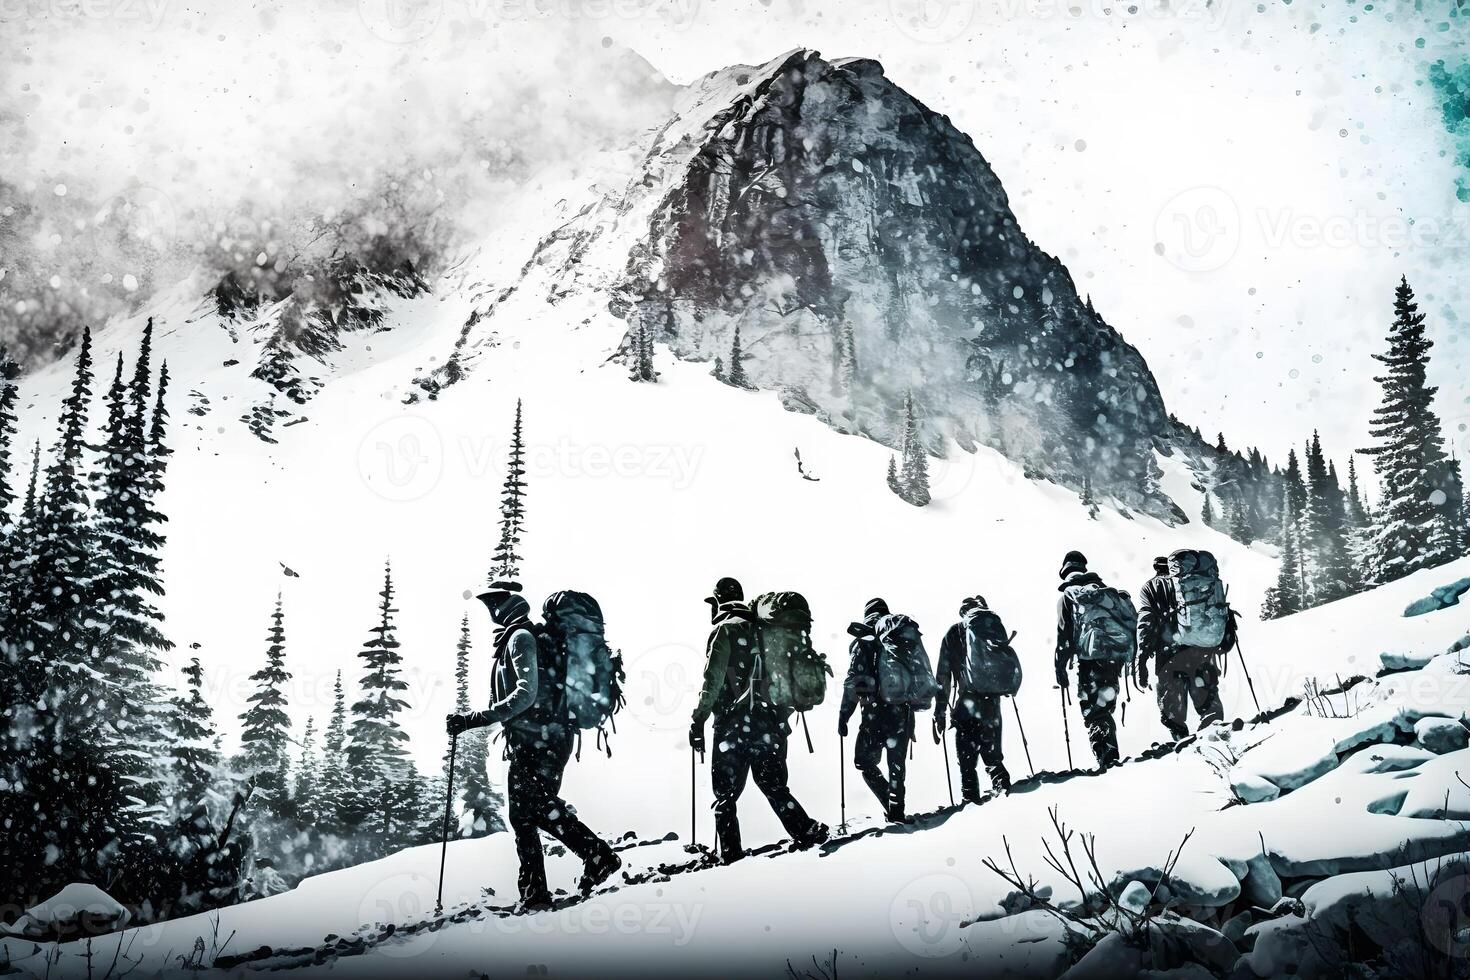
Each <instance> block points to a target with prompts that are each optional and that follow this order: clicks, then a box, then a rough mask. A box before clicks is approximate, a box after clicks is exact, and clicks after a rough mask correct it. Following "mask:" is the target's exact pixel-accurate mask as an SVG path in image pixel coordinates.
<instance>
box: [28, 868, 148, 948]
mask: <svg viewBox="0 0 1470 980" xmlns="http://www.w3.org/2000/svg"><path fill="white" fill-rule="evenodd" d="M131 919H132V914H131V913H130V912H128V910H127V909H125V908H123V906H122V905H120V904H119V903H118V902H117V901H116V900H114V899H113V898H112V896H110V895H108V894H107V893H106V892H104V891H103V890H102V889H100V888H98V887H97V886H96V885H89V884H85V883H82V882H73V883H72V884H70V885H67V886H66V887H65V888H63V889H62V890H61V891H59V892H57V893H56V894H55V895H52V896H51V897H50V898H48V899H46V900H45V901H44V902H42V903H41V904H39V905H37V906H35V907H34V908H29V909H26V911H25V914H24V915H22V916H21V917H20V918H19V919H18V920H16V922H15V924H14V925H11V926H8V927H7V926H0V933H3V932H7V931H8V932H9V933H10V934H11V935H16V936H25V937H26V938H27V939H52V940H55V939H70V938H74V937H78V936H95V935H101V934H102V933H106V932H114V931H116V930H118V929H123V928H126V926H127V924H128V922H129V921H130V920H131Z"/></svg>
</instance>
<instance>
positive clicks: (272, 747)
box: [236, 594, 292, 808]
mask: <svg viewBox="0 0 1470 980" xmlns="http://www.w3.org/2000/svg"><path fill="white" fill-rule="evenodd" d="M266 644H267V646H266V651H265V665H264V666H263V667H261V668H260V669H259V670H257V671H256V672H255V673H253V674H251V675H250V680H252V681H254V682H255V692H254V693H253V694H251V695H249V696H248V697H247V698H246V699H245V700H246V701H248V702H249V703H250V707H248V708H246V709H245V711H244V712H242V713H241V715H240V721H241V723H242V728H241V731H240V756H239V759H238V760H237V762H236V765H237V766H238V768H239V769H240V771H241V773H242V775H244V776H247V777H249V776H255V777H257V785H258V786H259V787H260V790H261V791H262V792H264V793H265V795H266V797H267V801H268V802H269V803H271V804H272V807H273V808H276V807H279V806H280V805H281V804H282V803H283V802H284V801H285V800H286V799H288V798H289V790H290V787H289V786H287V785H286V784H285V783H283V782H282V781H281V773H282V770H283V769H284V768H285V763H286V751H287V746H289V745H290V743H291V718H290V716H289V715H287V714H286V707H287V692H286V685H287V683H288V682H289V681H290V680H291V676H292V675H291V673H290V672H289V671H287V670H286V612H285V603H284V600H283V599H282V597H281V596H280V595H279V594H278V595H277V596H276V607H275V610H274V611H273V612H272V613H271V625H270V628H269V629H268V630H267V631H266Z"/></svg>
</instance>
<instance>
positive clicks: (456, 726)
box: [444, 714, 470, 738]
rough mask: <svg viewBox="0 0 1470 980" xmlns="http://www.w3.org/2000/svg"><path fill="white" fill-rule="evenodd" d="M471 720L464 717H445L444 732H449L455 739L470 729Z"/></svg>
mask: <svg viewBox="0 0 1470 980" xmlns="http://www.w3.org/2000/svg"><path fill="white" fill-rule="evenodd" d="M469 727H470V726H469V719H468V718H466V717H465V716H464V715H453V714H451V715H445V716H444V730H445V731H447V732H449V737H450V738H454V737H455V736H456V735H458V734H459V733H460V732H462V731H464V730H465V729H466V728H469Z"/></svg>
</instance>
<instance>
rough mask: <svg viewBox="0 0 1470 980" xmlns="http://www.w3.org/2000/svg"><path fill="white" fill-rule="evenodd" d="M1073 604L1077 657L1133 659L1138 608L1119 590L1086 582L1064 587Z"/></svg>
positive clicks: (1135, 645)
mask: <svg viewBox="0 0 1470 980" xmlns="http://www.w3.org/2000/svg"><path fill="white" fill-rule="evenodd" d="M1067 596H1068V598H1070V599H1071V600H1072V603H1073V605H1074V606H1075V607H1076V617H1075V625H1076V628H1077V657H1078V659H1079V660H1119V661H1128V660H1132V659H1133V655H1134V653H1135V652H1136V651H1137V644H1138V638H1137V636H1136V631H1137V629H1138V611H1137V610H1136V609H1134V607H1133V599H1132V597H1130V596H1129V595H1128V593H1126V592H1124V591H1123V590H1122V589H1115V588H1113V587H1112V586H1108V585H1103V584H1102V583H1101V582H1089V583H1087V584H1086V585H1073V586H1069V587H1068V588H1067Z"/></svg>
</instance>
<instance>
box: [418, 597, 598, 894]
mask: <svg viewBox="0 0 1470 980" xmlns="http://www.w3.org/2000/svg"><path fill="white" fill-rule="evenodd" d="M520 588H521V587H520V585H518V584H517V583H514V582H495V583H493V584H492V585H491V587H490V591H489V592H486V593H484V594H482V595H480V596H478V598H479V600H480V601H481V602H483V603H484V604H485V608H487V609H489V610H490V618H491V619H492V620H493V621H494V623H495V625H496V626H497V627H498V628H497V629H496V631H495V659H494V663H493V665H492V668H491V684H490V691H491V700H490V706H489V708H487V709H485V710H484V711H472V712H470V713H468V714H452V715H450V716H449V717H448V718H447V719H446V727H447V729H448V731H449V734H450V735H451V736H455V735H458V734H459V733H460V732H462V731H466V730H468V729H471V728H483V727H485V726H487V725H494V724H497V723H498V724H500V725H501V726H502V730H503V731H504V733H505V752H506V758H507V759H509V760H510V771H509V773H508V775H507V777H506V795H507V796H508V797H509V800H510V826H511V829H512V830H513V831H514V832H515V842H516V855H517V856H518V857H519V859H520V865H521V870H520V876H519V884H520V893H521V900H520V903H519V904H518V906H517V909H518V910H519V911H522V912H532V911H538V910H541V909H548V908H551V892H550V890H549V889H548V888H547V885H546V864H545V859H544V857H543V855H542V852H541V836H540V832H541V831H545V832H546V833H549V834H551V835H552V836H553V837H555V838H556V839H557V840H559V841H561V842H562V843H563V844H565V845H566V846H567V847H568V848H569V849H570V850H571V851H572V853H574V854H576V855H577V856H578V857H579V858H581V859H582V862H583V864H584V866H585V867H584V870H583V874H582V880H581V883H580V889H581V891H582V893H583V894H584V895H585V894H587V893H589V892H591V890H592V889H593V888H595V887H596V886H597V885H599V884H601V883H602V882H603V881H605V880H607V878H608V877H609V876H611V875H612V873H613V872H615V871H616V870H617V869H618V868H619V867H620V866H621V865H622V863H623V862H622V859H621V858H619V857H618V855H617V853H616V852H615V851H613V849H612V847H610V846H609V845H608V844H607V843H606V842H605V841H603V840H602V839H600V838H599V837H598V836H597V835H596V834H594V833H593V832H592V831H591V830H590V829H588V827H587V825H586V824H584V823H582V821H581V820H579V819H577V816H576V814H575V813H573V812H572V809H571V807H569V806H567V804H566V802H565V801H564V800H562V799H561V798H560V796H559V795H558V794H559V793H560V792H561V780H562V774H563V773H564V772H565V771H566V767H567V761H568V760H569V759H570V758H571V755H572V742H573V738H574V734H575V733H574V731H573V729H574V725H573V723H572V720H571V719H570V718H569V717H568V716H567V713H566V704H567V701H566V698H565V697H563V696H562V694H561V691H562V690H563V688H564V686H565V670H564V668H562V667H560V666H559V665H558V663H557V662H556V658H555V657H554V656H551V655H549V654H546V653H543V651H544V650H546V649H548V648H547V647H545V646H543V645H541V644H538V642H537V638H536V633H535V628H534V627H533V626H532V625H531V620H530V612H531V607H530V606H529V605H528V604H527V603H526V600H525V599H523V598H522V597H521V596H520V595H519V594H518V593H519V592H520Z"/></svg>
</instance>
